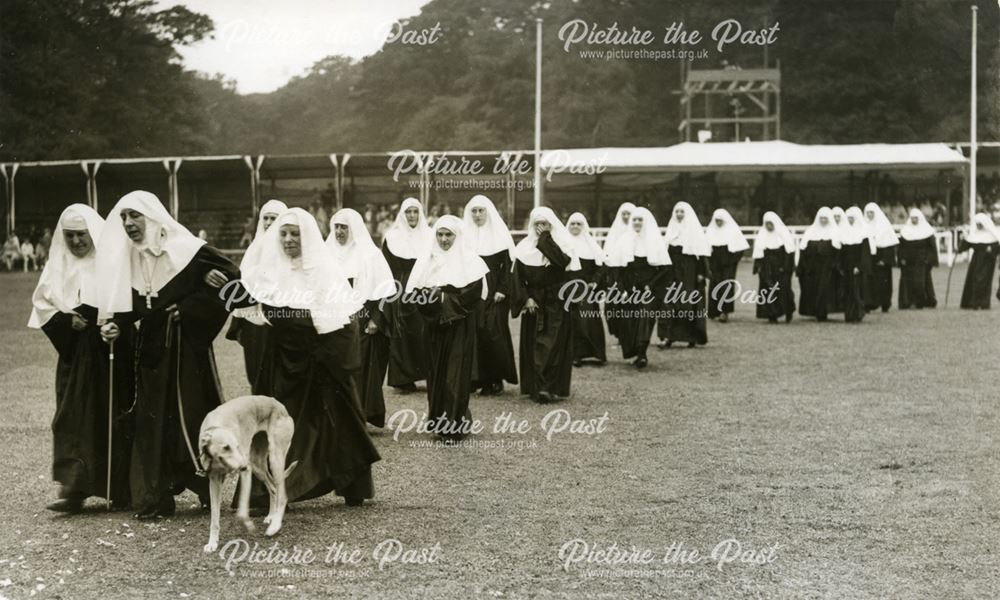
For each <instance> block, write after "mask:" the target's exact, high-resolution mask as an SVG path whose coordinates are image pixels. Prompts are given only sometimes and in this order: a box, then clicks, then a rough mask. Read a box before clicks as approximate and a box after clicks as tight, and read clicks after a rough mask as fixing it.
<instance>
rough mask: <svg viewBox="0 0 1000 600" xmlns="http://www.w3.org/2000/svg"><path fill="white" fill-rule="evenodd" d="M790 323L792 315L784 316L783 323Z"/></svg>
mask: <svg viewBox="0 0 1000 600" xmlns="http://www.w3.org/2000/svg"><path fill="white" fill-rule="evenodd" d="M791 322H792V315H785V323H791Z"/></svg>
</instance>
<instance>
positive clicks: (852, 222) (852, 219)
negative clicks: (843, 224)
mask: <svg viewBox="0 0 1000 600" xmlns="http://www.w3.org/2000/svg"><path fill="white" fill-rule="evenodd" d="M847 222H848V223H850V224H851V225H854V215H847Z"/></svg>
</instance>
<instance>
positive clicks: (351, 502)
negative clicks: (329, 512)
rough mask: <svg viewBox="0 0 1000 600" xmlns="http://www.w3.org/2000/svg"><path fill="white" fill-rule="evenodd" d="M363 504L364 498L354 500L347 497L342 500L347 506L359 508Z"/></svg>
mask: <svg viewBox="0 0 1000 600" xmlns="http://www.w3.org/2000/svg"><path fill="white" fill-rule="evenodd" d="M364 503H365V499H364V498H354V497H352V496H347V497H345V498H344V504H346V505H347V506H361V505H362V504H364Z"/></svg>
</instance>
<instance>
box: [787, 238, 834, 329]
mask: <svg viewBox="0 0 1000 600" xmlns="http://www.w3.org/2000/svg"><path fill="white" fill-rule="evenodd" d="M839 269H840V251H839V250H838V249H837V248H834V247H833V243H832V242H830V240H814V241H811V242H809V243H808V244H807V245H806V247H805V248H803V249H802V250H801V251H800V252H799V265H798V266H797V267H796V268H795V273H796V274H797V275H798V276H799V288H800V289H801V292H802V298H800V301H799V314H800V315H802V316H804V317H816V319H817V320H819V321H825V320H826V319H827V316H828V315H829V314H830V313H833V312H836V305H837V294H838V289H839V288H838V286H837V285H836V283H835V278H837V279H839V278H838V275H839Z"/></svg>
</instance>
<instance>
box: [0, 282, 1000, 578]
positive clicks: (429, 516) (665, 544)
mask: <svg viewBox="0 0 1000 600" xmlns="http://www.w3.org/2000/svg"><path fill="white" fill-rule="evenodd" d="M964 274H965V273H964V268H963V267H962V266H961V265H960V266H959V267H958V268H956V270H955V279H954V281H953V282H952V286H953V290H952V295H951V306H949V307H947V308H939V309H937V310H924V311H907V312H900V311H897V310H893V311H892V312H890V313H889V314H886V315H882V314H873V315H870V316H869V318H866V319H865V321H864V322H863V323H861V324H859V325H846V324H844V323H841V322H830V323H825V324H820V323H815V322H813V321H811V320H796V321H794V322H793V323H791V324H789V325H784V324H780V325H769V324H767V323H766V322H764V323H762V322H758V321H757V320H756V319H754V318H753V307H752V306H740V307H738V309H737V313H736V315H735V318H734V319H733V320H732V321H731V322H730V323H728V324H717V323H710V325H709V344H708V345H707V346H706V347H704V348H698V349H690V350H689V349H686V348H676V349H671V350H663V351H659V350H655V349H654V350H651V353H650V365H649V367H648V368H647V369H646V370H644V371H641V372H637V371H636V370H635V369H634V368H632V367H631V366H629V365H627V364H625V363H623V362H622V361H621V359H620V353H619V352H618V349H617V348H611V349H609V358H612V360H611V361H610V362H609V363H608V364H607V365H606V366H604V367H593V366H591V367H583V368H580V369H577V370H575V371H574V374H573V378H574V379H573V397H572V398H571V399H570V400H569V401H568V402H566V403H563V404H561V405H557V406H538V405H535V404H533V403H532V402H531V401H530V400H528V399H526V398H524V397H521V396H519V395H517V393H516V392H515V391H514V390H508V391H507V392H506V393H505V394H504V395H503V396H500V397H495V398H480V397H474V398H473V401H472V411H473V416H474V417H476V418H477V419H480V420H481V421H482V422H483V423H484V424H486V427H487V432H485V433H483V434H480V435H478V436H475V438H474V439H475V440H478V441H486V442H490V443H497V444H501V443H506V444H509V445H510V446H511V447H495V448H482V447H456V448H438V447H418V445H417V444H414V442H417V443H420V442H421V441H427V440H430V436H427V435H420V434H417V433H415V432H409V433H404V434H401V435H400V437H399V440H398V441H395V440H393V437H392V434H391V433H388V432H387V433H382V432H379V433H375V434H374V436H375V441H376V444H377V446H378V447H379V450H380V452H381V454H382V461H381V462H379V463H378V464H376V465H375V468H374V476H375V482H376V498H375V500H374V501H372V502H371V503H366V504H365V506H363V507H361V508H347V507H345V506H344V504H343V502H342V501H341V500H338V499H335V498H323V499H319V500H316V501H312V502H307V503H303V504H300V505H296V506H294V507H292V509H291V510H290V512H289V513H288V515H287V517H286V520H285V528H284V529H283V531H282V532H281V534H280V535H279V536H278V537H277V538H275V539H274V540H273V541H272V540H269V539H267V538H264V537H263V535H262V533H261V531H260V529H259V530H258V532H257V533H253V534H248V533H245V532H243V531H242V530H241V528H240V527H238V524H237V523H236V522H235V520H234V519H233V517H232V515H231V514H229V513H227V512H224V513H223V522H222V540H223V543H224V542H225V541H226V540H229V539H231V538H245V539H247V540H248V541H249V542H250V543H251V544H252V543H253V542H259V543H260V544H261V545H262V546H263V547H269V546H270V545H271V544H272V543H274V542H277V543H278V544H279V547H280V548H284V549H291V547H292V546H293V545H295V546H297V547H298V548H299V549H310V550H312V551H313V552H314V553H316V554H317V555H318V557H317V559H316V561H315V562H314V563H312V564H310V565H306V566H301V565H299V566H296V565H285V566H286V568H289V569H290V571H289V572H288V573H287V574H280V573H274V572H273V569H276V568H280V566H278V567H273V566H270V565H247V564H241V565H238V566H236V567H234V568H235V571H234V572H235V574H234V575H228V574H227V571H226V568H225V566H226V565H225V562H224V561H223V560H222V559H220V557H219V556H218V555H204V554H203V553H202V550H201V549H202V545H203V544H204V543H205V541H206V539H207V528H208V516H207V514H206V513H203V512H202V511H200V510H199V509H197V508H193V507H192V506H191V503H192V502H194V501H195V498H194V496H193V495H191V494H186V495H185V496H184V499H185V501H184V502H181V503H180V504H179V506H180V510H179V512H178V514H177V516H176V517H174V518H172V519H168V520H165V521H162V522H159V523H157V524H153V525H150V524H143V523H140V522H137V521H134V520H132V519H131V516H130V514H128V513H111V514H108V513H105V512H103V511H102V510H100V506H99V505H98V503H97V502H96V501H94V500H92V501H91V503H89V504H88V511H87V512H86V513H85V514H83V515H78V516H74V517H68V518H67V517H62V516H56V515H54V514H53V513H50V512H48V511H46V510H45V509H44V506H45V505H46V504H47V503H48V502H50V501H51V500H52V499H53V498H54V496H55V486H54V484H53V483H51V481H50V459H51V435H50V430H49V422H50V419H51V415H52V412H53V405H54V400H53V377H54V375H53V365H54V360H55V354H54V351H53V350H52V349H51V348H50V346H49V344H48V342H47V340H45V338H44V336H43V335H42V334H41V333H39V332H36V331H31V330H28V329H26V328H25V326H24V324H25V322H26V321H27V318H28V312H29V308H28V307H29V297H30V293H31V290H32V288H33V285H34V277H32V276H30V275H27V276H26V275H20V274H18V275H3V276H0V290H2V291H0V300H2V303H0V335H2V340H3V344H2V345H0V411H2V414H3V419H2V425H0V448H2V451H0V466H2V469H0V477H2V478H3V488H4V495H3V503H2V505H0V595H4V596H7V597H10V598H14V597H27V596H29V595H31V594H33V593H35V592H37V595H36V596H35V597H38V598H87V597H102V598H139V597H146V598H153V597H156V598H237V597H240V598H245V597H255V598H312V597H387V598H413V597H451V598H465V597H494V598H521V597H535V596H540V597H553V598H560V597H572V598H576V597H607V598H617V597H632V598H635V597H654V596H655V597H678V598H688V597H696V596H699V597H774V596H779V597H831V598H869V597H872V598H874V597H913V598H928V597H942V598H954V597H997V596H1000V554H998V551H997V548H996V546H995V544H996V541H997V539H1000V517H998V516H1000V497H998V493H997V492H998V490H1000V471H998V467H1000V465H998V449H1000V446H998V435H1000V427H998V426H1000V412H998V402H1000V397H998V396H1000V394H998V383H1000V378H998V374H1000V369H998V365H1000V310H998V308H997V307H994V310H993V311H981V312H969V311H960V310H958V309H957V304H958V295H959V293H960V287H961V283H962V281H963V280H964ZM945 275H946V270H945V269H938V271H937V273H936V277H937V278H938V280H937V289H938V294H939V298H940V299H941V300H942V301H943V298H944V277H945ZM740 276H741V278H742V279H743V281H744V284H745V285H751V282H750V275H749V265H748V264H747V263H744V264H743V265H742V266H741V270H740ZM515 346H516V344H515ZM217 355H218V361H219V368H220V372H221V375H222V378H223V386H224V389H225V391H226V395H227V396H229V397H232V396H236V395H239V394H242V393H245V392H246V385H245V383H244V382H243V381H242V363H241V360H242V359H241V355H240V354H239V350H238V347H237V346H236V345H235V344H233V343H230V342H226V341H225V340H220V341H219V342H217ZM387 404H388V408H389V412H390V413H392V412H393V411H396V410H400V409H404V408H410V409H413V410H415V411H417V412H418V413H419V412H421V411H422V410H424V407H425V405H426V399H425V397H424V396H423V395H422V394H414V395H409V396H399V395H396V394H393V393H390V394H388V395H387ZM554 408H562V409H566V410H567V411H569V413H570V415H571V416H572V418H574V419H592V418H597V417H600V416H602V415H603V414H604V413H605V412H607V414H608V422H607V425H606V428H605V430H604V431H603V433H599V434H595V435H583V434H570V433H569V432H564V433H561V434H557V435H554V436H553V437H552V439H551V440H549V439H546V434H545V433H544V432H543V431H542V430H541V427H540V423H541V420H542V418H543V417H544V416H545V415H546V414H547V413H548V412H549V411H551V410H553V409H554ZM504 412H510V413H512V415H513V418H514V419H516V420H526V421H528V422H529V423H530V424H531V425H532V428H531V430H530V431H528V432H527V433H524V434H518V433H499V434H498V433H492V432H491V431H490V429H491V427H492V424H493V420H494V418H495V417H497V416H498V415H500V414H502V413H504ZM258 524H259V519H258ZM387 539H395V540H399V541H400V542H401V543H402V544H403V547H404V549H406V550H413V551H416V552H414V553H413V555H407V557H408V558H414V557H419V556H420V551H421V550H422V549H423V550H424V556H425V557H426V556H434V557H435V558H436V560H435V561H434V562H432V563H430V564H426V563H425V564H403V562H402V560H401V559H402V557H400V560H395V561H392V562H388V563H385V564H383V565H382V567H383V568H382V569H380V568H379V566H380V565H379V563H378V562H377V561H376V560H375V559H374V558H373V556H372V554H373V552H374V551H375V549H376V547H378V545H379V544H380V542H383V541H384V540H387ZM574 539H582V540H585V541H586V542H587V543H588V544H590V547H591V549H594V548H595V547H597V548H598V549H605V550H606V549H607V548H608V547H609V546H611V545H612V544H613V543H614V544H617V546H618V547H619V548H624V549H626V550H629V549H632V548H635V549H637V550H639V551H641V550H649V551H650V555H651V556H652V557H655V559H656V560H655V561H654V562H653V563H652V564H638V565H636V564H632V565H627V564H626V565H621V564H618V565H610V566H608V565H600V564H591V565H587V564H584V563H576V564H572V565H570V567H569V569H568V570H566V569H564V562H563V561H562V560H561V559H560V556H559V552H560V548H561V547H562V546H563V544H564V543H566V542H568V541H571V540H574ZM729 539H735V540H738V541H739V542H740V543H741V545H742V550H743V551H749V552H750V554H748V555H747V556H746V558H747V559H748V560H751V559H756V558H762V559H770V560H769V561H767V560H765V562H764V564H757V563H756V562H750V563H742V562H740V561H739V560H736V561H734V562H730V563H725V564H722V565H721V568H719V566H718V562H717V560H713V559H712V558H711V553H712V551H713V549H714V548H716V546H717V545H718V544H719V543H720V542H723V541H724V540H729ZM337 543H342V544H343V548H344V550H346V551H349V550H352V549H357V550H358V552H359V556H360V557H359V558H358V559H357V561H356V562H357V564H326V563H325V562H324V561H325V559H326V558H327V556H326V553H327V550H326V549H327V547H329V546H331V545H334V544H337ZM435 545H437V546H438V550H437V551H434V552H432V551H431V550H430V549H432V548H434V547H435ZM672 545H673V548H674V549H675V550H676V549H678V548H680V549H681V550H683V551H685V552H686V551H691V550H697V551H698V552H700V554H701V555H702V556H703V557H706V558H705V559H703V560H701V561H698V562H696V563H694V564H681V563H680V562H679V555H678V554H676V553H674V554H667V552H668V550H669V549H670V548H671V546H672ZM775 545H777V547H776V549H775ZM734 547H735V546H734V545H733V546H731V547H724V548H723V549H727V548H728V550H732V549H733V548H734ZM665 555H666V556H667V557H668V558H669V557H673V558H674V559H675V560H673V561H668V562H667V563H666V564H664V562H663V561H661V560H660V559H661V558H663V557H664V556H665ZM732 557H733V555H732V554H731V553H729V552H728V551H727V552H726V554H725V558H727V560H728V559H729V558H732ZM268 570H271V571H270V572H269V571H268Z"/></svg>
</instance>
